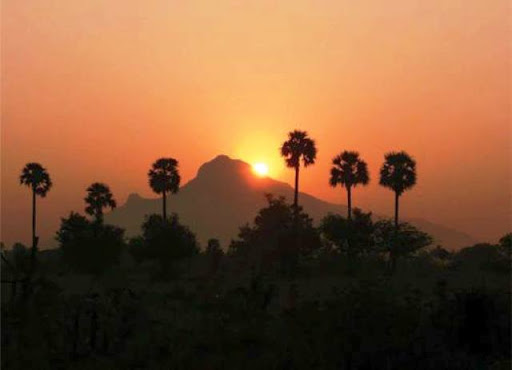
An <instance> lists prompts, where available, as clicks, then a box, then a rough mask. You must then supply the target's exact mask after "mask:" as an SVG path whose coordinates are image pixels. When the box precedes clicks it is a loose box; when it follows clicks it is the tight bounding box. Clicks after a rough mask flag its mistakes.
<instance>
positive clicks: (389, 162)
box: [380, 151, 416, 228]
mask: <svg viewBox="0 0 512 370" xmlns="http://www.w3.org/2000/svg"><path fill="white" fill-rule="evenodd" d="M415 184H416V162H415V161H414V159H412V158H411V157H410V156H409V154H407V153H406V152H404V151H402V152H390V153H387V154H386V155H385V156H384V164H383V165H382V168H381V169H380V185H382V186H384V187H386V188H389V189H391V190H393V191H394V192H395V227H396V228H398V200H399V198H400V196H401V195H402V194H403V193H404V191H406V190H408V189H410V188H412V187H413V186H414V185H415Z"/></svg>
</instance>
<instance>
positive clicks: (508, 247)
mask: <svg viewBox="0 0 512 370" xmlns="http://www.w3.org/2000/svg"><path fill="white" fill-rule="evenodd" d="M498 249H499V250H500V252H501V253H502V254H503V255H505V256H507V257H508V258H510V257H511V255H512V233H508V234H506V235H504V236H503V237H502V238H501V239H500V240H499V244H498Z"/></svg>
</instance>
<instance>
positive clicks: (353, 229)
mask: <svg viewBox="0 0 512 370" xmlns="http://www.w3.org/2000/svg"><path fill="white" fill-rule="evenodd" d="M320 230H321V232H322V236H323V237H324V239H325V242H326V243H327V244H330V245H332V246H333V247H334V248H335V249H336V250H338V251H340V252H341V253H342V254H345V255H347V256H357V255H361V254H367V253H370V252H371V251H372V250H374V248H373V246H374V243H373V231H374V226H373V221H372V214H371V212H370V213H364V212H362V211H361V210H360V209H358V208H356V209H354V214H353V216H352V219H351V220H349V219H346V218H344V217H343V216H340V215H332V214H329V215H327V216H326V217H325V218H324V219H323V220H322V223H321V225H320Z"/></svg>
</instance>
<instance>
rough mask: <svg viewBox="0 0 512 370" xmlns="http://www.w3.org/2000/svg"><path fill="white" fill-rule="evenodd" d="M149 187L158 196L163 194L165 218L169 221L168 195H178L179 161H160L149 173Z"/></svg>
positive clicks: (165, 159)
mask: <svg viewBox="0 0 512 370" xmlns="http://www.w3.org/2000/svg"><path fill="white" fill-rule="evenodd" d="M148 176H149V186H150V187H151V189H153V191H154V192H155V193H157V194H162V199H163V212H162V214H163V218H164V220H165V219H167V198H166V194H167V193H168V192H169V193H172V194H176V193H177V192H178V190H179V187H180V180H181V178H180V174H179V172H178V161H177V160H176V159H174V158H160V159H158V160H157V161H156V162H155V163H153V165H152V166H151V169H150V170H149V172H148Z"/></svg>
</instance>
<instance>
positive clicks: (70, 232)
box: [56, 212, 124, 274]
mask: <svg viewBox="0 0 512 370" xmlns="http://www.w3.org/2000/svg"><path fill="white" fill-rule="evenodd" d="M56 239H57V241H58V242H59V246H60V248H61V250H62V256H63V258H64V261H65V262H66V263H67V264H68V265H69V266H71V267H72V268H73V269H75V270H76V271H80V272H85V273H89V274H99V273H101V272H103V271H105V270H106V269H107V268H109V267H111V266H113V265H114V264H116V263H118V262H119V258H120V255H121V252H122V250H123V247H124V230H123V229H121V228H119V227H116V226H112V225H104V224H100V223H97V222H91V221H89V220H88V219H87V218H86V217H84V216H82V215H80V214H78V213H74V212H71V214H70V215H69V217H68V218H63V219H62V220H61V226H60V229H59V231H57V238H56Z"/></svg>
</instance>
